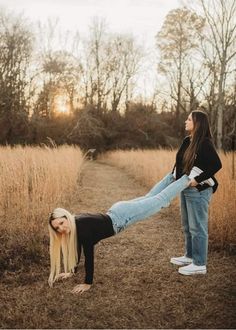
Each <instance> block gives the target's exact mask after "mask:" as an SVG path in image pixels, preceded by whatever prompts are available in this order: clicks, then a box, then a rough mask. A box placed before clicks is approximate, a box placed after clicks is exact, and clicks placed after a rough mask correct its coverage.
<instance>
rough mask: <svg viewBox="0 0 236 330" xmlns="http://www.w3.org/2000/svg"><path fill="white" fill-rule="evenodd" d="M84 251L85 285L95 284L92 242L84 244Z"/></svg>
mask: <svg viewBox="0 0 236 330" xmlns="http://www.w3.org/2000/svg"><path fill="white" fill-rule="evenodd" d="M83 251H84V257H85V262H84V267H85V283H86V284H92V283H93V272H94V245H93V243H92V242H90V241H89V242H86V243H84V244H83Z"/></svg>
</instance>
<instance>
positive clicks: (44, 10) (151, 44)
mask: <svg viewBox="0 0 236 330" xmlns="http://www.w3.org/2000/svg"><path fill="white" fill-rule="evenodd" d="M181 2H182V1H181V0H0V8H1V7H3V8H5V9H7V10H10V11H13V12H15V13H16V14H17V13H23V14H24V16H25V17H26V18H29V19H30V21H33V22H35V23H36V22H37V21H41V22H42V23H44V22H46V21H48V18H52V19H54V18H59V26H60V27H61V30H62V31H63V30H64V29H65V31H66V30H70V31H78V32H79V34H80V36H81V37H86V34H87V33H88V31H89V26H90V25H91V22H92V19H93V18H94V17H100V18H104V19H105V21H106V23H107V28H108V31H110V32H115V33H128V34H132V35H133V36H134V37H135V39H137V41H138V42H139V44H141V45H142V46H143V47H144V49H146V51H147V53H148V54H149V55H148V56H149V60H147V66H146V68H144V72H143V74H142V76H141V79H140V80H139V83H138V85H139V92H140V93H142V94H143V95H144V97H148V94H151V93H152V89H153V88H154V85H155V74H156V63H155V61H156V60H155V54H154V52H155V49H156V48H155V35H156V34H157V32H158V31H159V30H160V29H161V26H162V24H163V22H164V20H165V17H166V15H167V14H168V12H169V11H170V10H172V9H176V8H179V7H181ZM153 54H154V55H153ZM153 56H154V61H153ZM152 84H153V88H152V87H151V85H152ZM146 91H147V92H146Z"/></svg>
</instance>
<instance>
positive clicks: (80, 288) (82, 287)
mask: <svg viewBox="0 0 236 330" xmlns="http://www.w3.org/2000/svg"><path fill="white" fill-rule="evenodd" d="M90 288H91V284H78V285H76V286H75V287H74V289H73V290H72V291H71V292H72V293H77V294H79V293H80V294H82V293H83V292H85V291H88V290H89V289H90Z"/></svg>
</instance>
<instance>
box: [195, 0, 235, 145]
mask: <svg viewBox="0 0 236 330" xmlns="http://www.w3.org/2000/svg"><path fill="white" fill-rule="evenodd" d="M200 2H201V5H202V8H203V11H204V13H205V17H206V20H207V23H208V26H209V33H208V34H207V36H206V37H208V38H207V40H208V43H209V44H210V45H211V47H212V48H213V49H214V50H215V53H216V56H217V61H218V63H219V66H220V67H219V83H218V91H217V92H218V99H217V147H218V148H222V138H223V113H224V109H225V83H226V78H227V75H228V73H229V71H230V65H231V62H232V60H233V58H234V57H235V55H236V51H235V43H236V21H235V17H236V1H235V0H208V1H207V2H206V1H205V0H200ZM234 70H235V67H234Z"/></svg>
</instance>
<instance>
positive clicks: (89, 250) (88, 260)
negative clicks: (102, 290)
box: [72, 240, 94, 293]
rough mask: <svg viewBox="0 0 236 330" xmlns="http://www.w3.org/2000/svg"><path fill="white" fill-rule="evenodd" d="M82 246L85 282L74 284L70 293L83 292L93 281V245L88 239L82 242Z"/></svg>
mask: <svg viewBox="0 0 236 330" xmlns="http://www.w3.org/2000/svg"><path fill="white" fill-rule="evenodd" d="M82 247H83V251H84V257H85V262H84V267H85V281H84V282H85V283H84V284H78V285H76V286H75V287H74V288H73V290H72V293H83V292H85V291H88V290H89V289H90V288H91V286H92V283H93V272H94V245H93V243H92V241H90V240H89V241H88V242H85V243H83V242H82Z"/></svg>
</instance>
